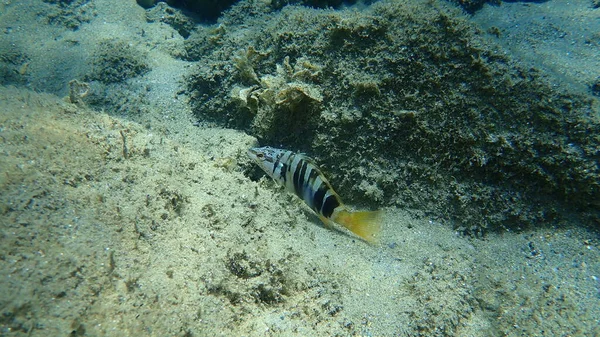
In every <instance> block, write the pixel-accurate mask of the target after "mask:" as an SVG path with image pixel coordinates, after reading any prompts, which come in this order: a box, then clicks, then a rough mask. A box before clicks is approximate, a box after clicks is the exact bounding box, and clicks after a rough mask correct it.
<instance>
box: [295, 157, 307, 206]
mask: <svg viewBox="0 0 600 337" xmlns="http://www.w3.org/2000/svg"><path fill="white" fill-rule="evenodd" d="M300 161H301V162H302V168H301V169H300V174H299V175H298V187H300V190H297V191H296V194H297V195H298V196H299V197H300V198H302V199H303V200H304V191H306V182H305V181H304V175H305V174H306V169H307V168H308V161H306V160H304V159H301V160H300ZM304 201H307V200H304Z"/></svg>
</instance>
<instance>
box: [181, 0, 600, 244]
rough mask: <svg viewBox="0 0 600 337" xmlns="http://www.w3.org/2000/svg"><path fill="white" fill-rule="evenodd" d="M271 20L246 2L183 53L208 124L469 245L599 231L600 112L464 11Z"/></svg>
mask: <svg viewBox="0 0 600 337" xmlns="http://www.w3.org/2000/svg"><path fill="white" fill-rule="evenodd" d="M249 11H251V12H252V15H251V16H249V15H248V12H249ZM271 11H272V8H271V7H270V5H268V4H263V5H262V6H261V5H260V4H257V3H252V2H244V1H242V2H240V3H238V4H237V5H235V6H234V7H232V8H231V10H230V11H229V12H228V15H226V16H225V17H223V18H222V19H221V20H220V21H219V25H217V26H212V27H207V28H204V29H199V30H197V31H195V32H194V33H193V34H192V35H191V36H190V38H189V39H187V40H186V47H187V53H188V57H189V59H190V60H198V61H201V62H198V63H197V65H196V70H195V73H194V74H193V75H191V76H189V77H188V78H187V83H188V89H189V91H190V93H191V95H192V98H193V99H192V105H193V108H194V110H195V112H196V114H197V116H198V118H200V119H208V120H212V121H215V122H217V123H220V124H221V125H225V126H228V127H235V128H239V129H243V130H246V131H247V132H249V133H251V134H252V135H255V136H256V137H258V139H259V140H260V142H261V143H263V144H273V145H277V146H280V147H284V148H288V149H294V150H297V151H305V152H307V153H310V154H311V155H313V156H314V157H316V159H317V160H318V161H319V162H320V163H322V165H323V166H324V168H325V170H326V171H327V172H328V174H329V175H330V180H331V181H332V182H335V184H336V188H337V189H338V192H339V193H340V194H341V195H344V196H345V198H348V199H349V200H350V202H360V203H366V204H370V205H371V206H374V207H377V206H381V205H394V206H399V207H406V208H411V209H415V210H418V211H417V212H418V213H421V214H426V215H428V216H433V217H441V218H446V219H448V218H449V219H452V220H454V223H455V225H454V226H455V228H456V229H457V230H459V231H461V232H465V233H472V234H480V233H483V232H484V231H486V230H490V229H491V230H498V229H501V228H507V229H518V228H522V227H527V226H531V225H537V224H539V223H541V222H547V221H550V222H552V221H554V220H557V219H559V218H560V217H561V216H562V215H565V214H568V213H570V212H573V211H575V212H576V213H580V214H583V216H584V218H585V219H586V222H587V223H593V222H594V221H596V222H598V211H599V207H600V205H599V204H598V203H597V202H596V201H594V200H599V197H600V188H599V187H600V186H598V185H599V173H600V171H599V168H598V164H597V163H598V157H599V153H598V148H599V145H598V144H599V143H600V136H599V134H600V133H599V131H600V127H599V124H598V121H597V120H595V119H593V117H592V116H591V112H592V110H593V108H592V100H591V99H590V98H589V97H588V96H585V95H579V94H572V93H569V92H564V91H562V90H560V89H557V88H555V87H553V86H551V85H550V84H549V82H548V80H547V79H546V78H545V77H544V74H543V73H542V72H541V71H539V70H537V69H535V68H524V67H523V66H521V65H519V64H518V63H517V62H515V61H513V60H512V59H511V58H510V57H508V56H506V54H505V53H502V52H501V51H499V49H500V48H499V47H497V46H496V45H494V44H493V43H490V42H489V41H487V40H485V39H482V38H481V32H480V31H478V30H477V29H475V28H473V27H472V26H471V25H469V24H468V23H467V22H466V21H465V20H464V19H463V18H462V17H461V13H460V12H458V10H457V9H455V8H450V7H449V6H448V7H446V6H443V5H432V4H431V3H427V2H412V1H407V2H376V3H374V4H372V5H371V6H369V7H367V8H365V9H364V10H362V11H358V10H347V11H346V10H343V11H339V10H338V11H336V10H332V9H328V10H313V9H307V8H305V7H299V6H286V7H284V8H282V9H281V11H280V12H278V13H276V14H273V13H270V12H271ZM267 13H270V14H269V15H268V16H267V15H266V14H267ZM247 27H256V28H252V29H250V28H247ZM233 32H237V34H234V33H233ZM590 219H593V221H592V220H590Z"/></svg>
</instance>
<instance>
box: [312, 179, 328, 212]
mask: <svg viewBox="0 0 600 337" xmlns="http://www.w3.org/2000/svg"><path fill="white" fill-rule="evenodd" d="M325 193H327V184H325V183H323V182H321V184H320V185H319V187H318V188H317V191H316V192H315V195H314V197H313V205H312V209H313V210H315V212H317V213H319V210H320V209H321V208H322V206H323V198H325Z"/></svg>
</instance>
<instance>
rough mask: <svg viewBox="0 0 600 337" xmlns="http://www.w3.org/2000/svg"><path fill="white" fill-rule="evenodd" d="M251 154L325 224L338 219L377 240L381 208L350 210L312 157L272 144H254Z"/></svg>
mask: <svg viewBox="0 0 600 337" xmlns="http://www.w3.org/2000/svg"><path fill="white" fill-rule="evenodd" d="M248 156H249V157H250V158H251V159H252V160H253V161H254V162H256V164H258V166H260V167H261V168H262V169H263V170H264V171H265V172H266V173H267V174H268V175H269V176H270V177H271V178H273V180H275V181H277V182H278V183H279V184H281V185H283V186H285V188H286V189H287V190H288V191H289V192H293V193H295V194H296V195H297V196H299V197H300V198H302V200H304V202H305V203H306V204H307V205H308V206H309V207H310V208H311V209H312V210H313V211H314V212H315V213H316V214H317V215H318V216H319V218H320V219H321V221H323V223H325V225H327V226H331V223H332V222H334V223H337V224H340V225H342V226H344V227H346V228H347V229H349V230H350V231H351V232H353V233H354V234H356V235H358V236H360V237H361V238H363V239H364V240H366V241H368V242H371V243H374V242H376V240H377V234H378V233H379V229H380V218H381V212H379V211H375V212H368V211H363V212H355V211H351V210H349V209H348V208H347V207H346V206H344V204H343V203H342V201H341V199H340V197H339V196H338V194H337V193H335V191H334V190H333V188H332V187H331V185H330V184H329V181H327V179H326V178H325V176H324V175H323V173H321V170H320V169H319V168H318V167H317V165H316V164H315V163H314V162H313V160H312V159H311V158H309V157H307V156H306V155H304V154H301V153H294V152H292V151H288V150H281V149H276V148H272V147H257V148H252V149H250V150H249V151H248Z"/></svg>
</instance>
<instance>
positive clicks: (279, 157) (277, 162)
mask: <svg viewBox="0 0 600 337" xmlns="http://www.w3.org/2000/svg"><path fill="white" fill-rule="evenodd" d="M280 160H281V156H277V160H275V163H274V164H273V174H275V170H276V169H277V166H279V161H280Z"/></svg>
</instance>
